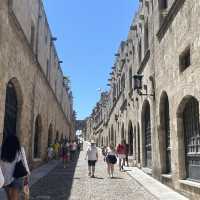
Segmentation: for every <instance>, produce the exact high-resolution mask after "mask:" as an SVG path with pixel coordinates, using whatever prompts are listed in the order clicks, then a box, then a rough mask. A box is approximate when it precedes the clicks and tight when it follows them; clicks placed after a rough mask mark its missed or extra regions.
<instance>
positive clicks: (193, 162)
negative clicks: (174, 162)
mask: <svg viewBox="0 0 200 200" xmlns="http://www.w3.org/2000/svg"><path fill="white" fill-rule="evenodd" d="M183 125H184V133H185V134H184V138H185V145H186V148H185V152H186V171H187V178H189V179H194V180H198V181H199V180H200V129H199V103H198V101H197V100H196V99H195V98H193V97H192V98H190V100H189V101H188V102H187V103H186V105H185V108H184V111H183Z"/></svg>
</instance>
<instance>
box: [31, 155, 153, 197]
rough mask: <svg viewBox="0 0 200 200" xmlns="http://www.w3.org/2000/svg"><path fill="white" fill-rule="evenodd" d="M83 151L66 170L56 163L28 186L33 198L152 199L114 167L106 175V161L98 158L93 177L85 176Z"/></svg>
mask: <svg viewBox="0 0 200 200" xmlns="http://www.w3.org/2000/svg"><path fill="white" fill-rule="evenodd" d="M84 157H85V152H81V153H80V155H79V158H78V160H77V162H71V163H69V165H68V167H67V168H66V169H64V168H63V166H62V164H59V165H58V166H57V167H56V168H55V169H54V170H52V171H51V172H50V173H49V174H48V175H47V176H45V177H43V178H42V179H40V180H39V181H38V182H37V183H36V184H34V185H33V186H32V187H31V199H33V200H45V199H48V200H67V199H69V200H118V199H123V200H129V199H130V200H134V199H135V200H155V197H153V196H152V195H151V194H149V193H148V192H147V191H146V190H145V189H144V188H143V187H142V186H141V185H139V184H138V183H137V182H136V181H135V180H134V179H133V178H132V177H130V176H129V175H127V174H126V173H125V172H119V171H118V168H117V166H116V172H115V178H114V179H110V178H108V177H107V174H106V164H105V163H104V162H103V159H102V158H101V159H100V160H99V162H98V163H97V169H96V178H90V177H88V172H87V162H86V161H85V160H84Z"/></svg>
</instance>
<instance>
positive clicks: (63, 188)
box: [30, 152, 80, 200]
mask: <svg viewBox="0 0 200 200" xmlns="http://www.w3.org/2000/svg"><path fill="white" fill-rule="evenodd" d="M79 154H80V152H77V154H76V157H75V158H74V160H73V161H69V162H68V164H67V167H66V168H64V167H63V164H62V163H61V164H59V165H58V166H57V167H56V168H55V169H53V170H52V171H51V172H50V173H49V174H48V175H47V176H45V177H43V178H41V179H40V180H39V181H38V182H37V183H36V184H34V185H33V186H32V187H31V189H30V200H48V199H49V200H67V199H68V198H69V197H70V193H71V189H72V184H73V180H74V179H80V178H79V177H74V173H75V169H76V166H77V162H78V159H79Z"/></svg>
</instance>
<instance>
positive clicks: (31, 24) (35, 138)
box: [0, 0, 75, 167]
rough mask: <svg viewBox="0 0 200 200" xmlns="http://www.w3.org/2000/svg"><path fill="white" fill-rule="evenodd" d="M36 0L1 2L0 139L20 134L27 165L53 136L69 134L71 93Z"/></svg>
mask: <svg viewBox="0 0 200 200" xmlns="http://www.w3.org/2000/svg"><path fill="white" fill-rule="evenodd" d="M55 39H56V38H54V37H53V35H52V33H51V31H50V28H49V25H48V22H47V17H46V15H45V12H44V8H43V4H42V1H41V0H37V1H36V0H28V1H27V0H14V1H12V0H5V1H1V2H0V91H1V92H0V133H1V134H0V140H1V141H2V139H3V137H5V135H10V134H15V135H17V136H18V137H19V138H20V141H21V143H22V145H23V146H24V147H25V150H26V152H27V155H28V159H29V161H30V164H31V166H32V167H35V166H37V165H39V164H41V163H42V162H43V161H44V159H45V158H46V151H47V146H48V145H49V144H51V143H53V142H54V141H55V140H56V139H57V140H60V139H62V138H65V137H66V138H68V139H70V138H71V139H73V138H74V133H75V127H74V118H73V99H72V93H71V92H70V90H69V88H68V85H67V83H68V81H67V79H66V77H64V75H63V73H62V70H61V67H60V63H61V62H60V60H59V58H58V55H57V52H56V49H55V46H54V40H55Z"/></svg>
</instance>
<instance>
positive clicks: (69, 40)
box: [43, 0, 138, 119]
mask: <svg viewBox="0 0 200 200" xmlns="http://www.w3.org/2000/svg"><path fill="white" fill-rule="evenodd" d="M43 2H44V6H45V10H46V13H47V17H48V21H49V24H50V27H51V31H52V33H53V35H54V36H55V37H57V38H58V40H57V41H56V47H57V51H58V55H59V57H60V60H62V61H63V64H62V69H63V72H64V74H65V75H68V76H69V77H70V79H71V81H72V91H73V96H74V108H75V110H76V112H77V118H78V119H84V118H85V117H87V116H89V114H90V113H91V111H92V109H93V107H94V106H95V104H96V102H97V101H98V100H99V97H100V95H99V92H98V88H102V90H106V89H108V88H107V86H106V84H107V79H108V78H109V72H111V67H112V65H113V62H114V54H115V52H116V51H117V49H118V46H119V44H120V41H121V40H124V39H126V38H127V35H128V30H129V27H130V24H131V21H132V19H133V16H134V13H135V11H136V9H137V5H138V0H122V1H120V0H72V1H68V0H58V1H52V0H44V1H43Z"/></svg>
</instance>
